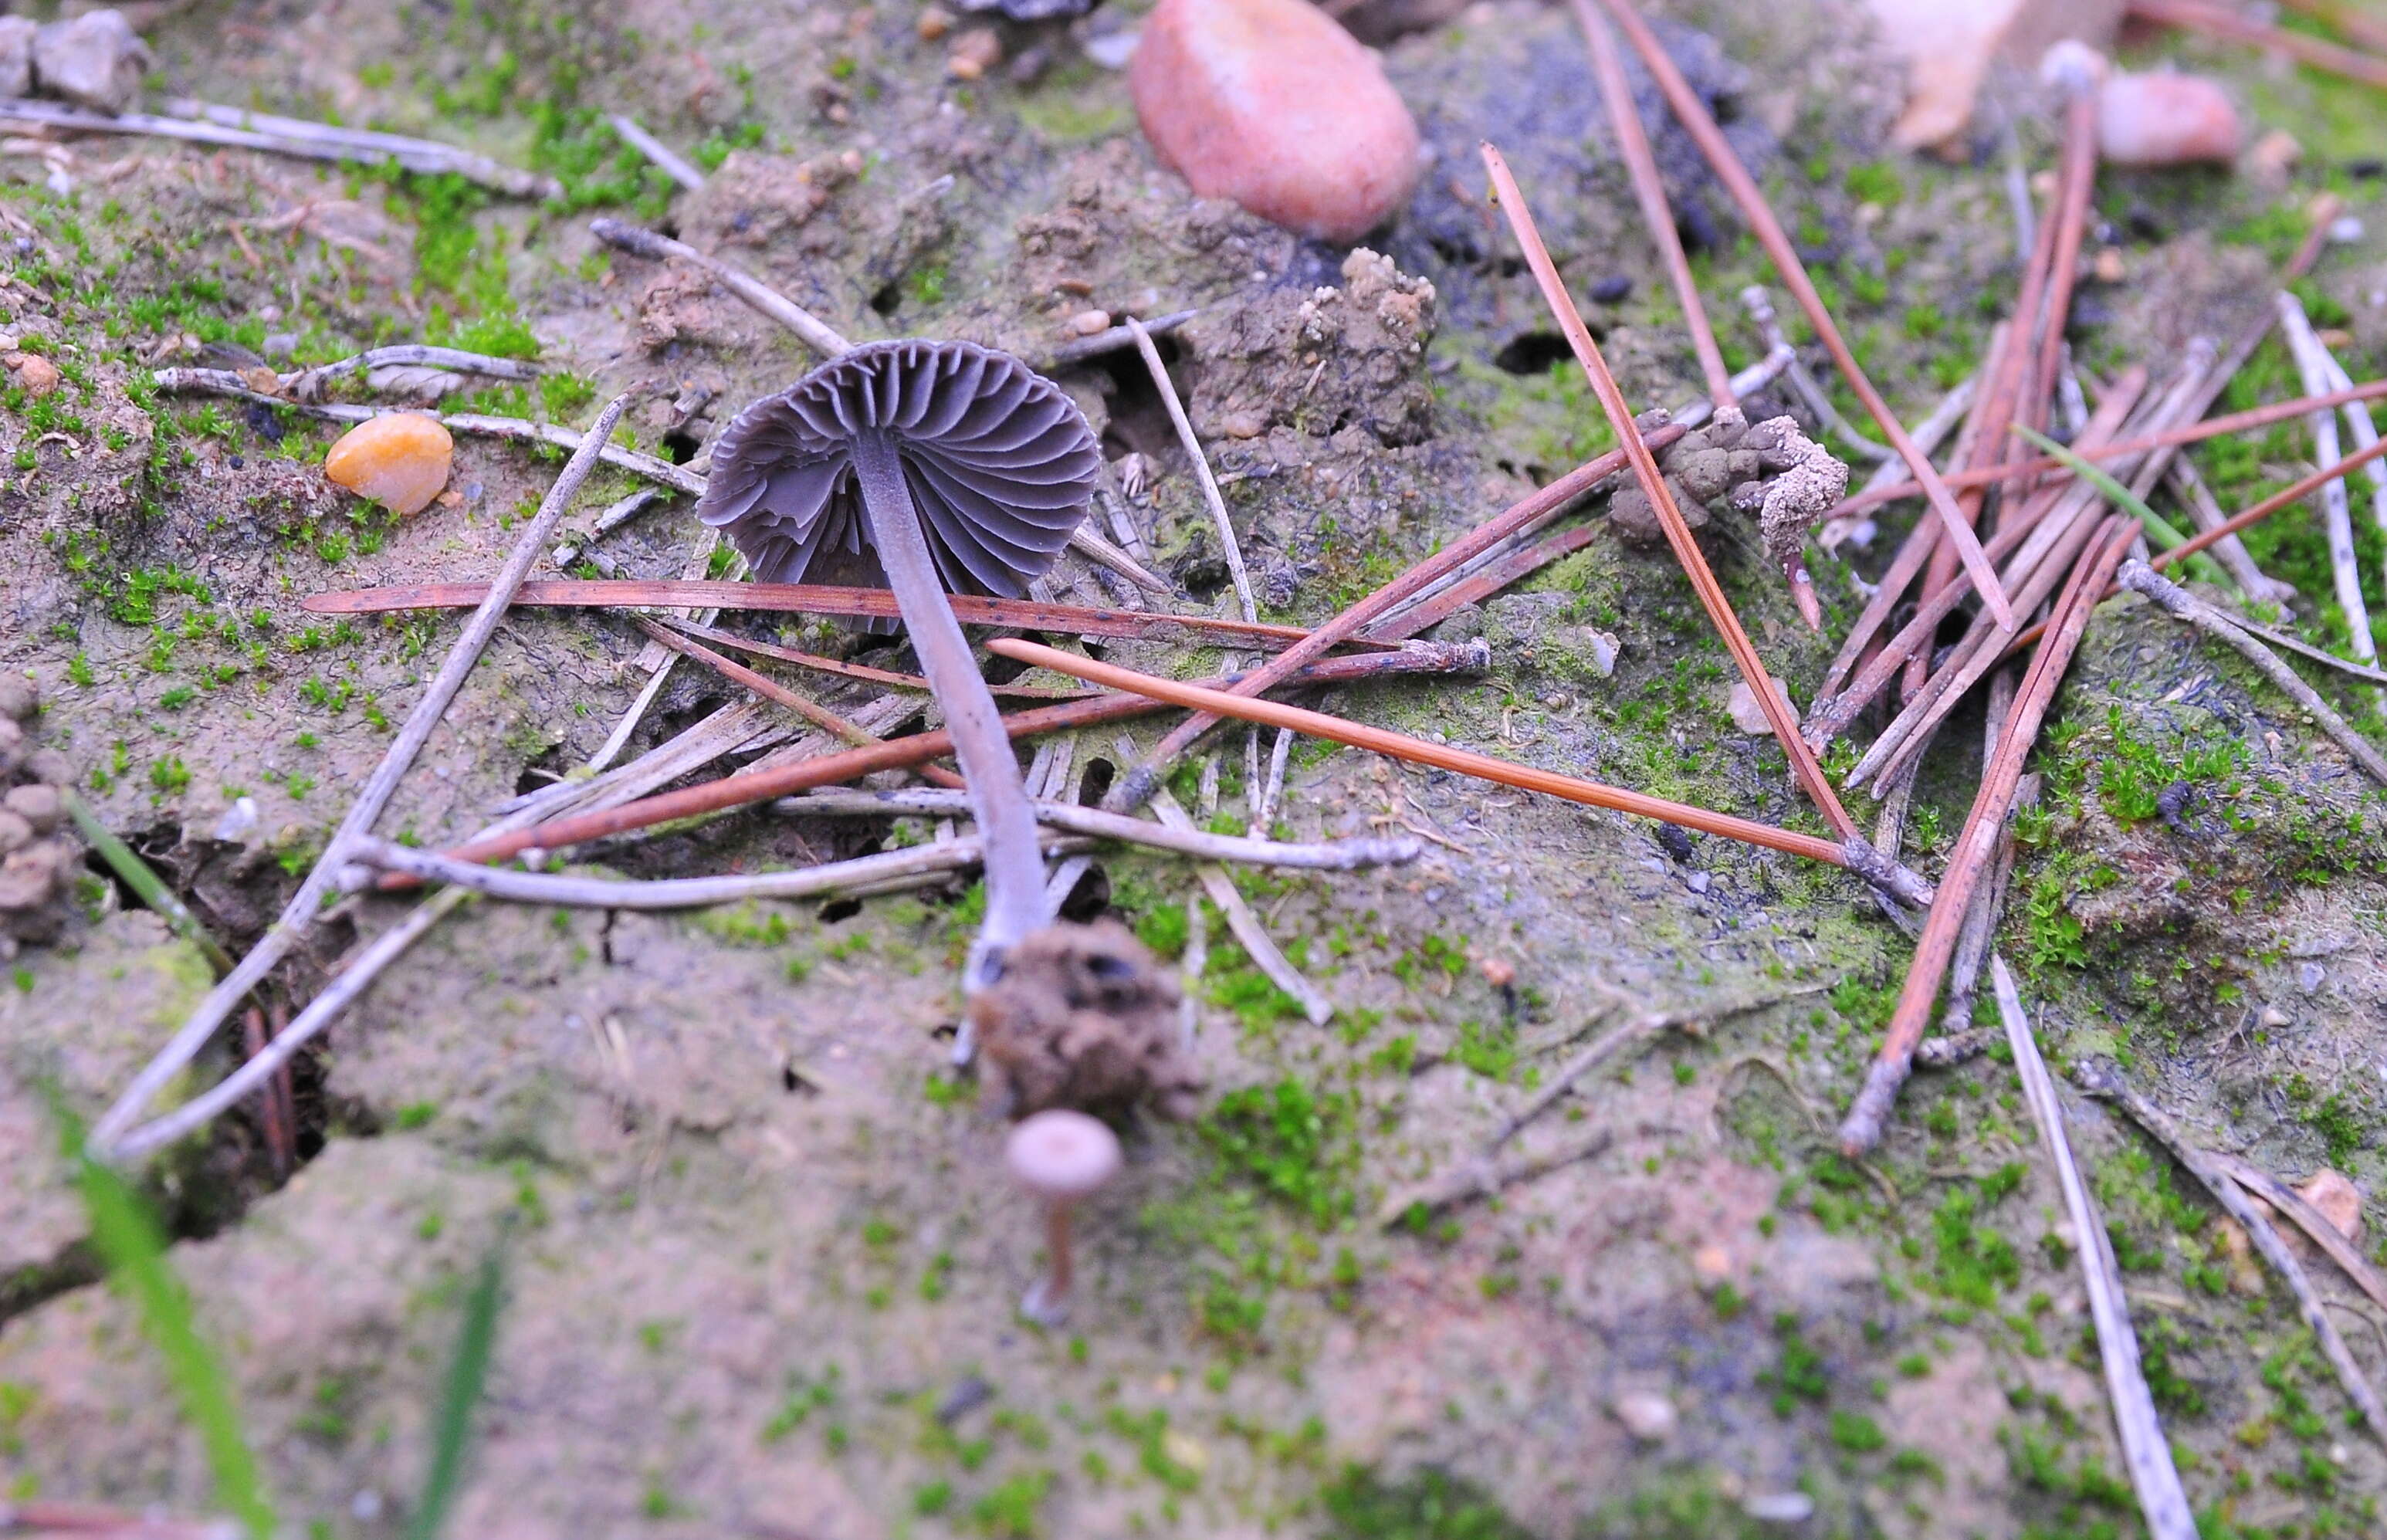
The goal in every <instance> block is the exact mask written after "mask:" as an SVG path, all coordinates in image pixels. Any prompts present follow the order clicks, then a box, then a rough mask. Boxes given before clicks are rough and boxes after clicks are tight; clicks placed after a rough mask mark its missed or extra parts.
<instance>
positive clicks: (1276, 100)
mask: <svg viewBox="0 0 2387 1540" xmlns="http://www.w3.org/2000/svg"><path fill="white" fill-rule="evenodd" d="M1128 88H1129V90H1130V93H1131V94H1132V95H1133V96H1134V97H1135V110H1136V116H1137V117H1138V118H1140V119H1142V120H1143V133H1144V136H1145V137H1146V138H1148V139H1150V140H1151V141H1152V146H1153V148H1154V149H1155V150H1156V151H1158V152H1159V154H1160V158H1161V159H1162V160H1163V161H1165V162H1167V163H1168V166H1169V167H1170V168H1171V169H1172V170H1176V171H1177V172H1179V173H1180V174H1181V175H1182V176H1183V177H1184V178H1185V180H1186V181H1187V182H1190V183H1193V191H1194V192H1196V193H1197V194H1199V195H1201V196H1204V197H1223V198H1232V199H1233V200H1234V201H1235V202H1237V203H1239V204H1241V205H1242V206H1243V207H1244V208H1247V209H1249V210H1251V211H1252V212H1253V213H1255V214H1257V215H1259V216H1260V217H1261V218H1262V219H1266V220H1272V221H1275V222H1277V223H1278V224H1281V225H1283V226H1284V227H1285V228H1286V229H1288V230H1291V231H1293V232H1295V234H1301V235H1308V236H1314V237H1317V238H1319V239H1321V240H1330V241H1343V242H1347V241H1356V240H1358V238H1359V237H1360V236H1362V235H1364V234H1367V233H1368V232H1369V231H1370V230H1372V229H1374V228H1375V227H1376V226H1377V225H1379V224H1382V223H1383V221H1385V220H1387V219H1389V218H1391V217H1392V216H1393V214H1394V213H1396V211H1398V210H1399V208H1401V206H1402V205H1404V204H1406V203H1407V202H1408V197H1409V194H1410V192H1411V191H1413V190H1414V189H1415V188H1416V186H1417V182H1418V177H1419V174H1420V173H1421V171H1422V170H1423V169H1424V161H1423V159H1422V158H1421V151H1420V147H1419V141H1418V130H1417V123H1416V120H1413V119H1412V118H1410V116H1409V109H1408V107H1406V106H1405V105H1403V103H1402V101H1401V98H1400V96H1399V95H1398V94H1397V93H1396V92H1395V91H1394V90H1393V86H1392V82H1390V81H1388V80H1386V79H1385V78H1384V71H1383V68H1382V67H1380V66H1379V65H1378V64H1377V63H1376V57H1375V56H1374V55H1373V54H1370V52H1369V51H1368V50H1367V49H1366V48H1364V47H1362V46H1360V44H1359V43H1358V40H1357V39H1356V38H1354V37H1352V35H1351V34H1350V33H1349V32H1345V31H1344V30H1343V28H1342V25H1341V24H1340V23H1339V22H1337V21H1335V20H1334V19H1332V17H1330V16H1328V15H1327V14H1326V13H1325V12H1323V11H1321V10H1320V9H1318V8H1317V7H1316V6H1311V5H1307V4H1306V3H1305V0H1160V4H1159V5H1158V6H1155V7H1154V8H1153V12H1152V15H1151V16H1150V17H1149V18H1148V19H1146V20H1145V21H1144V24H1143V40H1142V41H1141V42H1140V43H1138V44H1136V50H1135V57H1134V58H1133V59H1132V60H1131V61H1130V63H1129V65H1128Z"/></svg>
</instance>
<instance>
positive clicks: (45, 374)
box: [7, 353, 58, 396]
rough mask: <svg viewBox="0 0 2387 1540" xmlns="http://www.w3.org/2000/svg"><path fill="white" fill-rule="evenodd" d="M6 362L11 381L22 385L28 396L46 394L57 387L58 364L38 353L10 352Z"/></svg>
mask: <svg viewBox="0 0 2387 1540" xmlns="http://www.w3.org/2000/svg"><path fill="white" fill-rule="evenodd" d="M7 364H8V373H9V376H10V379H11V382H12V383H13V384H16V385H22V386H23V387H24V390H25V394H26V395H28V396H47V395H48V394H49V393H50V392H51V391H53V390H56V389H57V388H58V366H57V364H54V363H52V362H51V361H50V360H47V359H45V358H44V357H42V355H40V354H39V353H11V354H9V355H8V358H7Z"/></svg>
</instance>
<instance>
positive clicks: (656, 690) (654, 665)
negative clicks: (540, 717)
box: [588, 529, 746, 770]
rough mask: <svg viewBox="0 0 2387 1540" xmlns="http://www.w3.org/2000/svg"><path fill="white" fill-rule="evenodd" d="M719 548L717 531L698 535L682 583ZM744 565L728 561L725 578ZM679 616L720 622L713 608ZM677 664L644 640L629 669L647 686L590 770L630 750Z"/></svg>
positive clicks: (709, 565) (708, 567)
mask: <svg viewBox="0 0 2387 1540" xmlns="http://www.w3.org/2000/svg"><path fill="white" fill-rule="evenodd" d="M720 544H721V532H720V531H719V530H717V529H707V530H705V531H704V532H703V533H702V534H701V535H699V536H697V540H696V549H695V551H694V553H692V554H691V555H690V556H689V557H688V562H687V564H686V565H684V566H682V567H681V568H680V575H681V577H682V578H683V579H689V578H701V577H702V576H703V575H704V574H706V573H708V572H710V571H712V569H713V553H714V550H715V549H717V548H718V547H719V546H720ZM745 565H746V559H745V558H744V557H743V556H734V557H732V558H731V561H730V564H729V573H728V575H729V576H730V577H732V578H735V577H738V576H740V575H742V574H743V571H744V568H745ZM681 614H682V615H684V616H686V617H687V618H688V619H690V620H694V621H697V622H699V623H701V624H703V625H711V624H712V623H713V622H714V621H716V620H718V619H720V618H721V611H720V610H719V609H718V608H717V607H715V608H707V609H699V610H683V611H682V612H681ZM678 662H679V659H678V656H677V654H676V653H675V652H674V651H673V650H671V649H670V648H667V647H665V646H664V645H663V643H661V642H659V641H656V640H654V639H653V638H652V637H650V638H648V641H647V645H646V646H644V647H642V648H640V649H638V656H637V657H635V658H633V659H631V660H630V667H632V668H633V669H642V670H644V671H645V673H646V675H647V682H646V683H645V684H643V685H640V686H639V687H638V694H636V695H634V696H632V697H631V698H630V705H629V709H628V710H626V711H625V712H624V713H622V720H620V721H619V722H616V723H614V724H613V731H612V732H610V733H608V734H606V735H605V742H604V744H603V745H602V746H601V747H600V748H599V749H598V751H597V752H596V754H595V755H594V757H592V758H591V759H590V760H589V762H588V765H589V768H590V769H592V770H602V769H604V768H605V767H606V766H607V765H609V764H613V762H614V761H615V760H616V759H619V758H620V757H621V755H622V751H624V750H625V749H627V748H628V747H629V746H630V738H631V737H632V735H634V734H636V733H637V732H638V725H639V724H640V723H642V722H644V721H645V720H646V719H647V713H648V712H649V711H650V710H651V709H653V706H654V703H655V701H657V700H658V699H660V698H661V697H662V695H663V686H664V684H665V683H666V682H668V681H669V680H670V678H671V675H672V666H673V665H674V664H675V663H678Z"/></svg>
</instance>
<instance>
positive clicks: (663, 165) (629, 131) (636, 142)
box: [606, 112, 704, 193]
mask: <svg viewBox="0 0 2387 1540" xmlns="http://www.w3.org/2000/svg"><path fill="white" fill-rule="evenodd" d="M606 121H607V122H609V123H612V124H613V132H614V133H618V134H620V135H621V136H622V142H623V143H624V144H625V145H629V146H630V147H631V148H632V149H634V150H636V151H638V153H639V154H640V155H643V156H645V157H646V158H648V159H649V160H651V161H653V162H654V163H655V169H656V170H659V171H661V172H663V175H665V176H667V177H669V178H671V179H672V180H673V181H674V182H676V183H679V184H680V185H681V186H683V187H685V188H687V189H688V191H689V192H691V193H701V192H702V191H704V173H703V172H702V171H700V170H697V169H696V168H695V167H694V166H691V165H689V164H688V161H687V160H686V159H684V158H681V156H680V155H679V153H678V152H677V151H676V150H674V149H673V148H672V147H671V146H670V145H666V144H664V143H663V141H662V140H660V139H658V138H656V137H655V136H654V135H653V134H651V133H648V132H647V131H646V130H645V129H644V128H643V127H641V126H640V125H639V123H638V120H637V119H636V118H633V117H631V116H630V115H629V114H627V113H624V112H616V113H614V114H613V116H612V117H610V118H608V119H607V120H606Z"/></svg>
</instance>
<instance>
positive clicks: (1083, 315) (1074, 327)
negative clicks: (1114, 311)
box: [1062, 310, 1111, 337]
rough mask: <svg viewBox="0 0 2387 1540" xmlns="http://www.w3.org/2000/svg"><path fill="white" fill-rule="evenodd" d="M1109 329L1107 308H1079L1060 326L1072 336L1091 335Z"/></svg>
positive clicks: (1109, 317) (1109, 319)
mask: <svg viewBox="0 0 2387 1540" xmlns="http://www.w3.org/2000/svg"><path fill="white" fill-rule="evenodd" d="M1110 329H1111V313H1110V311H1108V310H1080V311H1079V312H1078V313H1077V314H1076V315H1073V316H1071V317H1070V318H1069V319H1068V322H1067V323H1066V324H1065V325H1064V326H1063V327H1062V330H1063V331H1065V332H1067V333H1068V334H1069V335H1071V336H1073V337H1091V336H1095V335H1099V334H1101V333H1104V332H1107V331H1109V330H1110Z"/></svg>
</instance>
